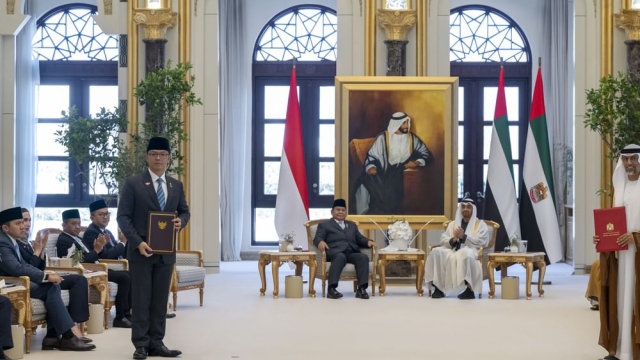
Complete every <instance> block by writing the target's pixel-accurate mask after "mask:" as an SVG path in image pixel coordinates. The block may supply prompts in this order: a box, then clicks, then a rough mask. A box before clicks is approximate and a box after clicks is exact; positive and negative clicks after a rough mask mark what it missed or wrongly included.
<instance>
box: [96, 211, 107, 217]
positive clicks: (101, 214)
mask: <svg viewBox="0 0 640 360" xmlns="http://www.w3.org/2000/svg"><path fill="white" fill-rule="evenodd" d="M96 216H99V217H101V218H107V217H109V216H111V213H110V212H106V213H100V214H96Z"/></svg>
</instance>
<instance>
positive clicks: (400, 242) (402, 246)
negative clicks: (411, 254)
mask: <svg viewBox="0 0 640 360" xmlns="http://www.w3.org/2000/svg"><path fill="white" fill-rule="evenodd" d="M392 244H393V246H395V247H396V248H397V249H398V250H399V251H407V248H408V247H409V241H408V240H407V239H394V240H393V242H392Z"/></svg>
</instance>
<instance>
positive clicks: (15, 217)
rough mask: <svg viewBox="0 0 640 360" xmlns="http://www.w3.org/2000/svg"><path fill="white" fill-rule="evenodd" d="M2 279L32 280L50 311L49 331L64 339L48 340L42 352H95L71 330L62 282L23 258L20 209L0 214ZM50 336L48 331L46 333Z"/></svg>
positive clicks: (33, 289) (33, 288) (36, 296)
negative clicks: (10, 277) (51, 329)
mask: <svg viewBox="0 0 640 360" xmlns="http://www.w3.org/2000/svg"><path fill="white" fill-rule="evenodd" d="M0 224H1V226H2V231H0V276H28V277H29V279H30V281H31V282H30V284H31V287H30V295H31V297H32V298H34V299H40V300H42V301H43V302H44V306H45V308H46V310H47V328H49V327H52V328H53V329H55V332H56V335H57V334H61V335H62V339H58V338H57V336H56V337H55V338H51V337H45V338H44V339H43V340H42V348H43V350H50V349H54V348H58V349H60V350H72V351H87V350H92V349H95V348H96V346H95V345H93V344H86V343H84V342H83V341H82V340H80V338H78V337H77V336H76V335H74V333H73V331H72V328H73V327H74V326H75V324H74V322H73V319H72V318H71V316H69V312H68V311H67V309H66V308H65V306H64V303H63V302H62V296H61V295H60V286H59V284H60V283H61V282H62V278H61V277H60V276H58V275H57V274H55V273H45V272H44V271H42V270H40V269H38V268H36V267H35V266H33V265H31V264H29V263H27V262H26V261H25V260H24V259H23V258H22V255H21V254H20V248H19V246H18V242H17V240H16V239H19V238H21V237H23V236H24V225H23V222H22V211H21V210H20V208H19V207H15V208H10V209H6V210H3V211H1V212H0ZM47 334H48V331H47Z"/></svg>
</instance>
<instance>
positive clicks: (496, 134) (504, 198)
mask: <svg viewBox="0 0 640 360" xmlns="http://www.w3.org/2000/svg"><path fill="white" fill-rule="evenodd" d="M511 154H512V153H511V139H510V138H509V117H508V116H507V101H506V97H505V93H504V67H502V66H501V67H500V76H499V77H498V96H497V98H496V111H495V113H494V116H493V131H492V133H491V150H490V152H489V168H488V170H487V187H486V189H485V192H484V195H485V203H484V218H485V219H487V220H493V221H495V222H497V223H498V224H500V228H498V234H497V237H496V244H495V248H496V249H503V248H504V247H505V246H509V237H511V236H512V235H514V234H518V236H520V221H519V219H518V199H517V197H516V186H515V183H514V181H513V159H512V158H511Z"/></svg>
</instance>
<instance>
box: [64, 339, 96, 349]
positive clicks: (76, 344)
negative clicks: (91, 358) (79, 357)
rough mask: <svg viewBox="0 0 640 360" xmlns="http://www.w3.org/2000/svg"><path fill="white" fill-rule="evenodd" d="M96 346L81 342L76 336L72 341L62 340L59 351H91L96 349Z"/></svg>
mask: <svg viewBox="0 0 640 360" xmlns="http://www.w3.org/2000/svg"><path fill="white" fill-rule="evenodd" d="M95 348H96V346H95V345H93V344H86V343H84V342H82V340H80V338H78V337H77V336H74V337H72V338H70V339H65V338H62V339H60V346H59V347H58V349H59V350H62V351H90V350H93V349H95Z"/></svg>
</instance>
